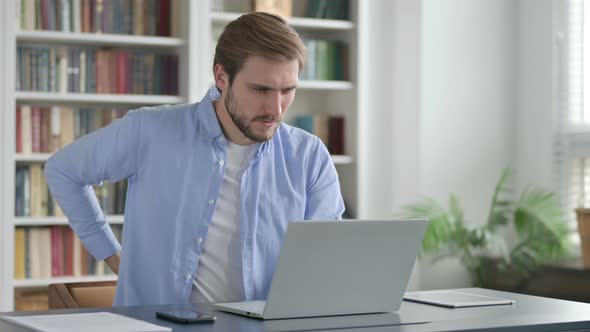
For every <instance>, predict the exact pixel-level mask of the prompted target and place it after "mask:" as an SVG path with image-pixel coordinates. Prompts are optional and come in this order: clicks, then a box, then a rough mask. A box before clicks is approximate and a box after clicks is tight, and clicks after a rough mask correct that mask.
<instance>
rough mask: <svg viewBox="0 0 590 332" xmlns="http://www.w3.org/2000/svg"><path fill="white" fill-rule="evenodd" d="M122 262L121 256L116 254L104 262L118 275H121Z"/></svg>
mask: <svg viewBox="0 0 590 332" xmlns="http://www.w3.org/2000/svg"><path fill="white" fill-rule="evenodd" d="M120 260H121V258H120V256H119V254H114V255H113V256H111V257H108V258H107V259H105V260H104V261H105V263H107V265H108V266H109V267H110V268H111V271H113V272H114V273H115V274H116V275H119V262H120Z"/></svg>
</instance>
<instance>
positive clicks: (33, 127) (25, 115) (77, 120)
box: [16, 104, 127, 154]
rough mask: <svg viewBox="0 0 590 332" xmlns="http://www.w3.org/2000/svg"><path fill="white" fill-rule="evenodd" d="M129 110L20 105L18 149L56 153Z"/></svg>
mask: <svg viewBox="0 0 590 332" xmlns="http://www.w3.org/2000/svg"><path fill="white" fill-rule="evenodd" d="M126 113H127V109H126V108H96V107H94V108H92V107H68V106H35V105H27V104H20V105H17V107H16V152H17V153H22V154H30V153H53V152H55V151H57V150H59V149H61V148H63V147H64V146H66V145H68V144H70V143H72V142H73V141H74V140H75V139H77V138H79V137H81V136H84V135H86V134H88V133H90V132H92V131H95V130H97V129H99V128H101V127H104V126H106V125H108V124H109V123H111V122H112V121H114V120H116V119H118V118H120V117H122V116H124V115H125V114H126Z"/></svg>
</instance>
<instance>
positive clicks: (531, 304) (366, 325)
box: [0, 288, 590, 332]
mask: <svg viewBox="0 0 590 332" xmlns="http://www.w3.org/2000/svg"><path fill="white" fill-rule="evenodd" d="M461 290H463V291H468V292H471V293H475V294H481V295H489V296H496V297H505V298H511V299H514V300H515V301H516V303H515V304H514V305H501V306H489V307H471V308H459V309H449V308H443V307H437V306H432V305H426V304H419V303H412V302H406V301H404V302H403V303H402V306H401V308H400V310H399V311H398V312H397V313H391V314H375V315H352V316H339V317H322V318H307V319H285V320H271V321H262V320H258V319H253V318H246V317H242V316H239V315H233V314H229V313H224V312H219V311H214V314H215V315H216V316H217V321H216V322H215V323H205V324H197V325H195V324H189V325H181V324H174V323H170V322H167V321H164V320H160V319H157V318H156V317H155V311H156V310H165V309H179V308H191V307H193V306H191V305H162V306H141V307H112V308H101V309H80V310H52V311H45V312H4V313H1V315H10V316H21V315H38V314H61V313H75V312H96V311H109V312H113V313H117V314H121V315H125V316H128V317H133V318H137V319H141V320H144V321H148V322H151V323H154V324H158V325H162V326H169V327H172V328H173V330H174V331H195V330H198V331H228V332H229V331H248V332H256V331H293V330H299V331H302V330H305V331H312V330H322V331H326V330H331V329H338V328H344V327H348V328H350V327H356V328H355V329H354V331H474V330H482V329H491V330H494V331H523V332H526V331H567V330H576V331H586V330H588V331H590V304H586V303H579V302H571V301H564V300H556V299H549V298H543V297H535V296H529V295H521V294H515V293H508V292H501V291H493V290H488V289H481V288H466V289H461ZM199 309H200V311H203V312H209V311H211V309H210V307H209V306H206V305H203V306H201V307H200V308H199ZM400 320H401V321H405V322H412V321H426V320H428V321H430V322H429V323H423V324H411V325H397V326H396V325H392V324H393V323H395V322H397V321H400ZM346 330H347V331H351V330H352V329H346ZM0 331H3V332H22V331H28V330H27V329H25V328H22V327H19V326H15V325H12V324H10V323H8V322H6V321H2V320H0Z"/></svg>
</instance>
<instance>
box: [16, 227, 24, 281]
mask: <svg viewBox="0 0 590 332" xmlns="http://www.w3.org/2000/svg"><path fill="white" fill-rule="evenodd" d="M25 242H26V238H25V229H24V228H22V227H17V228H16V229H15V230H14V279H24V278H26V271H25V255H26V243H25Z"/></svg>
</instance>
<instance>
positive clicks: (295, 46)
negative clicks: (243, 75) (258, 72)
mask: <svg viewBox="0 0 590 332" xmlns="http://www.w3.org/2000/svg"><path fill="white" fill-rule="evenodd" d="M251 56H260V57H262V58H265V59H268V60H274V61H280V62H282V61H292V60H297V61H298V62H299V71H301V70H302V69H303V65H304V63H305V46H304V45H303V43H302V41H301V38H299V35H298V34H297V32H295V30H293V28H291V27H290V26H289V25H288V24H287V22H286V21H285V20H284V19H282V18H281V17H280V16H277V15H273V14H269V13H262V12H254V13H249V14H244V15H242V16H240V17H239V18H237V19H236V20H234V21H232V22H230V23H229V24H228V25H227V26H226V27H225V28H224V29H223V32H222V33H221V36H220V37H219V40H218V42H217V46H216V47H215V58H214V60H213V69H215V65H216V64H220V65H222V66H223V68H224V69H225V72H226V73H227V74H228V76H229V84H230V85H231V84H232V83H233V81H234V78H235V77H236V75H237V73H238V72H239V71H240V70H241V69H242V67H243V65H244V62H246V60H247V59H248V58H249V57H251Z"/></svg>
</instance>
